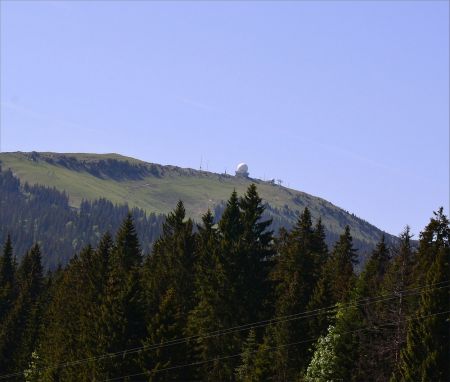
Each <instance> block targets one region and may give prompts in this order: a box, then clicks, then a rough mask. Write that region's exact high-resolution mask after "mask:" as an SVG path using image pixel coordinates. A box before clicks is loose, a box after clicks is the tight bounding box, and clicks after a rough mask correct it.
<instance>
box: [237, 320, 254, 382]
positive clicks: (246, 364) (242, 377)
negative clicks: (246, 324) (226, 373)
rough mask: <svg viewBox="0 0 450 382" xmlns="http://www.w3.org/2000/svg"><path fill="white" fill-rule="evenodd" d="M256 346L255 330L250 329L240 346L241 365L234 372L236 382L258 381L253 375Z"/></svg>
mask: <svg viewBox="0 0 450 382" xmlns="http://www.w3.org/2000/svg"><path fill="white" fill-rule="evenodd" d="M257 346H258V344H257V342H256V334H255V330H254V329H253V328H252V329H250V331H249V333H248V336H247V339H246V340H245V342H244V344H243V346H242V353H241V364H240V365H239V366H238V367H237V368H236V371H235V375H236V381H237V382H254V381H258V380H259V379H258V378H257V376H256V375H255V374H256V370H255V358H256V352H257Z"/></svg>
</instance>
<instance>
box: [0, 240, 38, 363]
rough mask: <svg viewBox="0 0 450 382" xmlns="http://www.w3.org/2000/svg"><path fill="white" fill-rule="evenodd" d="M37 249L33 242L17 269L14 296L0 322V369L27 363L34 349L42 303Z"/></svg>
mask: <svg viewBox="0 0 450 382" xmlns="http://www.w3.org/2000/svg"><path fill="white" fill-rule="evenodd" d="M43 281H44V280H43V275H42V265H41V252H40V249H39V246H38V245H34V246H33V247H32V248H31V249H30V251H28V253H27V254H26V255H25V257H24V258H23V260H22V263H21V264H20V267H19V268H18V271H17V297H16V299H15V301H14V302H13V304H12V306H11V308H10V310H9V312H8V313H7V315H6V317H5V319H4V320H3V322H2V325H1V328H0V329H1V333H0V370H3V371H5V372H6V371H13V370H17V369H24V368H25V367H26V366H28V362H29V360H30V358H31V353H32V351H33V350H35V349H36V346H37V339H38V335H39V327H40V320H41V317H42V312H43V308H44V306H43V304H40V299H41V295H42V293H43V288H44V283H43Z"/></svg>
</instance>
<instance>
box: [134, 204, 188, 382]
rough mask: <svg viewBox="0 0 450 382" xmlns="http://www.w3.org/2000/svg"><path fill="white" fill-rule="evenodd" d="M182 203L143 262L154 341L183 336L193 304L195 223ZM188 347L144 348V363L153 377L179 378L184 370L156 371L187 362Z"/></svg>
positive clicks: (149, 329)
mask: <svg viewBox="0 0 450 382" xmlns="http://www.w3.org/2000/svg"><path fill="white" fill-rule="evenodd" d="M185 217H186V212H185V209H184V205H183V203H182V202H181V201H180V202H178V204H177V206H176V208H175V210H174V211H173V212H172V213H170V214H169V215H168V216H167V219H166V221H165V223H164V224H163V235H162V236H161V237H160V238H159V239H158V240H157V242H156V243H155V246H154V248H153V252H152V254H151V255H150V257H149V258H148V259H147V261H146V263H145V265H144V279H143V285H144V288H145V291H146V305H147V307H148V310H147V312H146V322H147V338H146V339H145V340H144V341H143V344H144V345H152V344H158V343H163V342H165V341H169V340H173V339H175V338H179V337H183V336H184V334H185V333H186V324H187V317H188V313H189V311H190V310H191V309H192V308H193V307H194V303H195V300H194V264H195V258H194V256H195V251H194V250H195V236H194V234H193V232H192V230H193V223H192V221H191V220H190V219H188V220H185ZM188 355H189V351H188V347H187V346H186V344H181V345H177V346H171V347H163V348H160V349H158V350H156V351H148V352H144V353H143V355H142V365H143V368H144V369H145V370H146V371H147V374H148V376H149V377H151V379H152V380H167V379H169V380H170V379H177V378H180V377H181V375H185V373H186V371H185V370H181V371H179V370H174V372H173V373H168V374H166V373H159V374H155V372H157V371H158V370H159V369H161V368H163V367H166V366H169V365H171V366H173V365H174V364H176V363H180V362H184V361H186V359H187V358H188Z"/></svg>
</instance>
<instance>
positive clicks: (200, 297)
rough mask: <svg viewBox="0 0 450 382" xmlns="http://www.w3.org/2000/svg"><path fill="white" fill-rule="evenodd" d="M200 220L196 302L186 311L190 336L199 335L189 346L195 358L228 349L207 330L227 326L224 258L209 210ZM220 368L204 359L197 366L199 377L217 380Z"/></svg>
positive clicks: (220, 338)
mask: <svg viewBox="0 0 450 382" xmlns="http://www.w3.org/2000/svg"><path fill="white" fill-rule="evenodd" d="M202 222H203V225H201V226H198V235H197V241H196V242H197V245H196V263H195V296H196V301H197V304H196V306H195V307H194V308H193V309H192V310H191V311H190V313H189V318H188V323H187V332H188V335H189V336H192V337H199V338H197V339H194V340H193V341H192V342H191V344H192V348H193V349H194V350H195V353H196V359H197V360H199V361H206V360H209V359H212V358H214V357H216V356H217V354H223V353H224V352H226V351H227V348H226V346H224V345H225V341H224V340H223V338H222V337H221V336H208V335H207V333H211V332H215V331H217V330H220V329H223V328H225V327H228V322H229V318H228V317H227V312H226V311H225V310H224V306H226V304H225V303H224V302H225V301H226V299H227V296H226V294H225V293H224V292H225V291H226V275H225V273H224V259H223V256H222V255H221V253H220V251H219V237H218V232H217V229H216V228H215V227H214V218H213V216H212V214H211V211H209V210H208V212H207V213H206V214H205V215H203V217H202ZM231 336H232V334H231ZM222 369H223V368H222V367H221V363H220V362H211V363H206V364H204V365H202V366H200V367H199V368H198V370H199V372H198V373H197V374H198V378H201V379H203V380H219V379H221V378H222V376H223V370H222Z"/></svg>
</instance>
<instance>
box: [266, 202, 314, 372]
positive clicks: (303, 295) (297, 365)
mask: <svg viewBox="0 0 450 382" xmlns="http://www.w3.org/2000/svg"><path fill="white" fill-rule="evenodd" d="M314 244H315V242H314V230H313V228H312V221H311V214H310V212H309V210H308V209H307V208H305V210H304V211H303V213H302V214H301V216H300V217H299V219H298V221H297V224H296V225H295V227H294V229H293V230H292V231H291V233H290V234H289V237H288V239H287V241H286V245H285V246H284V247H283V248H282V252H281V253H280V254H279V256H278V257H277V263H276V266H275V269H274V272H273V278H274V280H275V282H276V284H277V285H276V290H275V296H276V303H275V316H277V317H283V316H290V315H292V314H297V313H300V312H302V311H304V310H305V309H306V305H307V303H308V301H309V299H310V297H311V293H312V287H313V285H314V283H315V277H314V276H315V274H316V270H315V266H316V264H317V258H318V256H319V255H318V254H316V253H314V249H315V248H314ZM268 330H271V331H273V333H271V334H270V335H271V336H272V337H273V339H274V341H275V344H276V346H279V350H277V351H276V352H275V354H274V359H275V363H274V364H273V365H272V367H273V373H274V374H275V375H277V378H278V379H279V380H292V379H296V378H297V375H298V373H299V372H300V370H301V368H302V367H303V366H305V360H306V354H307V344H305V345H304V346H301V345H299V346H296V347H284V346H283V345H285V344H287V343H291V342H295V341H298V339H299V338H302V337H303V338H304V337H305V336H307V332H308V323H307V322H306V321H305V320H293V321H285V322H280V323H277V324H275V325H274V327H273V328H269V329H268Z"/></svg>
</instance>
